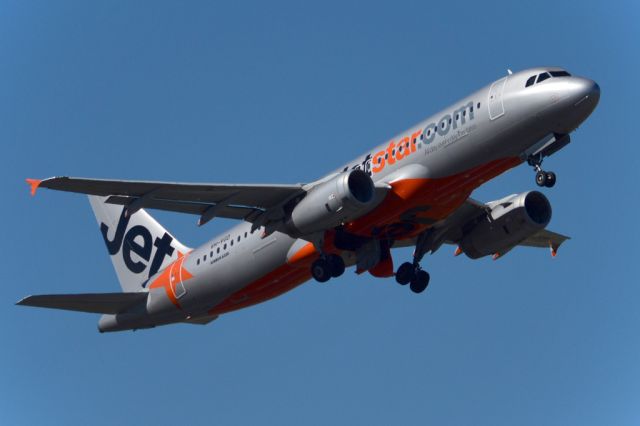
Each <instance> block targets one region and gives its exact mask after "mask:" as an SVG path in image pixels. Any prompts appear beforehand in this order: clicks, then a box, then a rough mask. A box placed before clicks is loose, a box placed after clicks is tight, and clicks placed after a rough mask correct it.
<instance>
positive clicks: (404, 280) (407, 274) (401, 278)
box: [396, 262, 416, 285]
mask: <svg viewBox="0 0 640 426" xmlns="http://www.w3.org/2000/svg"><path fill="white" fill-rule="evenodd" d="M415 273H416V271H415V268H414V267H413V264H412V263H409V262H405V263H403V264H402V265H400V267H399V268H398V271H397V272H396V282H397V283H398V284H400V285H407V284H409V283H410V282H411V280H413V279H414V277H415Z"/></svg>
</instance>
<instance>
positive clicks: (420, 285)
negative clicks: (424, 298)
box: [396, 262, 430, 293]
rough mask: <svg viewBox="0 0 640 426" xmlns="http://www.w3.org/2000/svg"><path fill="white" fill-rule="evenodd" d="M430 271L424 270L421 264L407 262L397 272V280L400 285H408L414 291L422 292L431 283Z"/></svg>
mask: <svg viewBox="0 0 640 426" xmlns="http://www.w3.org/2000/svg"><path fill="white" fill-rule="evenodd" d="M429 279H430V276H429V273H428V272H427V271H425V270H423V269H422V268H421V267H420V265H419V264H417V263H415V264H414V263H411V262H405V263H403V264H402V265H400V267H399V268H398V271H397V272H396V281H397V283H398V284H400V285H407V284H409V287H410V288H411V291H413V292H414V293H422V292H423V291H425V289H426V288H427V286H428V285H429Z"/></svg>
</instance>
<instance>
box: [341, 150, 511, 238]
mask: <svg viewBox="0 0 640 426" xmlns="http://www.w3.org/2000/svg"><path fill="white" fill-rule="evenodd" d="M520 163H521V160H520V159H519V158H505V159H501V160H496V161H492V162H490V163H487V164H485V165H482V166H479V167H475V168H473V169H471V170H467V171H465V172H463V173H458V174H456V175H453V176H449V177H445V178H436V179H426V178H422V179H403V180H399V181H395V182H391V183H390V185H391V188H392V189H391V191H389V193H388V194H387V196H386V198H385V199H384V201H383V202H382V203H381V204H380V206H378V207H377V208H375V209H374V210H373V211H372V212H370V213H368V214H366V215H365V216H363V217H361V218H359V219H356V220H355V221H353V222H350V223H348V224H347V225H346V226H345V229H346V230H347V231H349V232H351V233H354V234H357V235H363V236H379V237H380V238H384V237H393V238H395V239H403V238H412V237H414V236H416V235H418V234H419V233H420V232H422V231H424V230H425V229H426V228H428V227H429V226H430V225H431V224H432V223H434V222H436V221H438V220H442V219H444V218H446V217H447V216H449V215H450V214H451V213H452V212H454V211H455V210H456V209H457V208H458V207H460V206H461V205H462V203H464V202H465V200H466V199H467V198H468V197H469V195H470V194H471V192H473V190H474V189H476V188H477V187H478V186H480V185H482V184H483V183H484V182H487V181H488V180H490V179H493V178H494V177H496V176H498V175H499V174H501V173H503V172H505V171H506V170H509V169H510V168H512V167H514V166H516V165H518V164H520Z"/></svg>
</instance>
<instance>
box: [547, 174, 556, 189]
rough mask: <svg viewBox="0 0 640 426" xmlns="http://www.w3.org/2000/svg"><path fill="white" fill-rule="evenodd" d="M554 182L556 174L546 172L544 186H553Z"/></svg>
mask: <svg viewBox="0 0 640 426" xmlns="http://www.w3.org/2000/svg"><path fill="white" fill-rule="evenodd" d="M555 184H556V174H555V173H553V172H547V173H546V182H545V184H544V186H546V187H547V188H553V185H555Z"/></svg>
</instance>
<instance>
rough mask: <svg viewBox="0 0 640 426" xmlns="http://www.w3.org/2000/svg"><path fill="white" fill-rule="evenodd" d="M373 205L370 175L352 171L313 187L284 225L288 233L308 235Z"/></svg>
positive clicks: (338, 222)
mask: <svg viewBox="0 0 640 426" xmlns="http://www.w3.org/2000/svg"><path fill="white" fill-rule="evenodd" d="M375 205H376V202H375V187H374V184H373V181H372V180H371V177H370V176H369V175H368V174H367V173H365V172H363V171H362V170H351V171H349V172H344V173H340V174H339V175H337V176H336V177H334V178H333V179H330V180H328V181H326V182H323V183H321V184H319V185H317V186H315V187H313V188H312V189H311V190H310V191H309V192H308V193H307V195H306V196H305V197H304V198H303V199H302V200H301V201H300V202H299V203H298V204H297V205H296V206H295V207H294V208H293V210H292V211H291V213H290V214H289V215H288V217H287V220H286V221H285V227H286V229H287V233H289V235H297V236H302V235H308V234H312V233H314V232H318V231H324V230H326V229H330V228H335V227H336V226H339V225H341V224H343V223H345V222H348V221H351V220H354V219H357V218H358V217H360V216H362V215H364V214H365V213H367V212H369V211H370V210H371V209H372V208H373V207H375Z"/></svg>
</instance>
